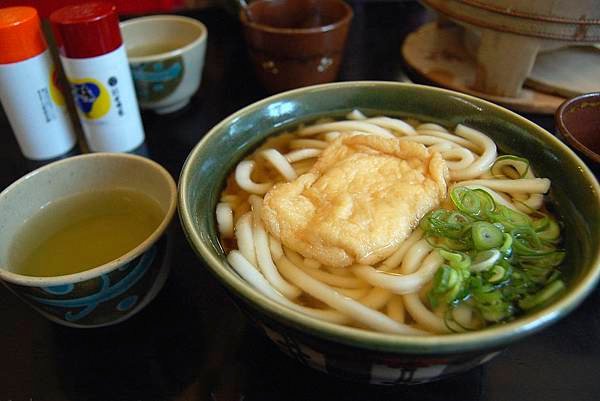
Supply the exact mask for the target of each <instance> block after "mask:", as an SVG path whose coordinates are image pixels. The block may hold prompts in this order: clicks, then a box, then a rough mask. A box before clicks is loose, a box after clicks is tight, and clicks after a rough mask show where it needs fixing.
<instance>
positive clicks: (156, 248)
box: [0, 153, 177, 328]
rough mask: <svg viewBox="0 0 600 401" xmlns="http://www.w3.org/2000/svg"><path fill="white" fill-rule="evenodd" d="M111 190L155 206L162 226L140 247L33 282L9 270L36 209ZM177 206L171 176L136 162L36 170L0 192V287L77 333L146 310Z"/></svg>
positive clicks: (114, 157) (68, 162)
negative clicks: (144, 198)
mask: <svg viewBox="0 0 600 401" xmlns="http://www.w3.org/2000/svg"><path fill="white" fill-rule="evenodd" d="M111 189H127V190H133V191H138V192H140V193H142V194H144V195H146V196H148V197H150V198H151V199H153V200H154V201H156V203H157V204H158V205H159V206H160V210H161V212H162V218H161V221H160V223H159V225H158V227H157V228H156V229H155V230H154V231H153V232H152V233H151V234H150V236H149V237H148V238H146V239H145V240H144V241H143V242H142V243H141V244H139V245H138V246H137V247H135V248H134V249H131V250H130V251H129V252H127V253H126V254H124V255H122V256H120V257H119V258H117V259H115V260H113V261H110V262H108V263H106V264H103V265H101V266H98V267H95V268H92V269H90V270H86V271H83V272H80V273H75V274H68V275H62V276H52V277H34V276H27V275H23V274H19V273H17V272H15V271H13V270H12V269H13V266H11V263H12V260H14V259H13V258H14V253H13V252H19V250H18V249H19V248H18V247H19V244H15V242H14V241H13V240H14V238H15V234H16V233H17V232H18V231H19V229H20V227H21V226H22V225H23V223H24V222H26V221H27V220H28V219H29V218H30V217H31V216H32V215H34V214H35V213H36V212H38V211H39V210H40V208H42V207H44V206H46V205H48V204H49V203H51V202H54V201H56V200H58V199H61V198H63V197H66V196H71V195H75V194H79V193H84V192H91V191H101V190H111ZM176 203H177V201H176V186H175V182H174V181H173V178H172V177H171V175H170V174H169V173H168V172H167V171H166V170H165V169H164V168H163V167H161V166H160V165H159V164H157V163H155V162H153V161H151V160H149V159H146V158H143V157H140V156H135V155H129V154H120V153H93V154H88V155H82V156H76V157H72V158H68V159H64V160H60V161H57V162H54V163H51V164H48V165H46V166H44V167H41V168H40V169H38V170H35V171H33V172H31V173H29V174H27V175H26V176H24V177H22V178H21V179H19V180H17V181H16V182H14V183H13V184H12V185H10V186H9V187H7V188H6V189H5V190H4V191H3V192H2V193H0V280H1V281H2V283H3V284H4V285H5V286H6V287H7V288H8V289H9V290H11V291H12V292H13V293H14V294H16V295H17V296H18V297H20V298H21V299H22V300H23V301H25V302H26V303H28V304H29V305H31V306H32V307H33V308H34V309H36V310H37V311H38V312H40V313H41V314H42V315H44V316H45V317H47V318H48V319H50V320H52V321H54V322H56V323H59V324H63V325H66V326H71V327H81V328H91V327H100V326H107V325H111V324H115V323H119V322H121V321H123V320H125V319H127V318H129V317H131V316H133V315H134V314H135V313H137V312H139V311H140V310H141V309H142V308H143V307H144V306H145V305H147V304H148V303H149V302H150V301H151V300H152V299H153V298H154V297H155V296H156V295H157V294H158V292H159V291H160V289H161V288H162V286H163V285H164V283H165V281H166V279H167V276H168V273H169V248H170V247H169V242H170V241H169V235H168V233H167V229H168V227H169V224H170V222H171V220H172V218H173V215H174V213H175V209H176ZM98 246H99V247H101V246H102V244H101V243H99V244H98Z"/></svg>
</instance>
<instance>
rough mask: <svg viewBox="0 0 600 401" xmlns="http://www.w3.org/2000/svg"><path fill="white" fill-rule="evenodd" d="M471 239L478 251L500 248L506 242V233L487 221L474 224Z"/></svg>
mask: <svg viewBox="0 0 600 401" xmlns="http://www.w3.org/2000/svg"><path fill="white" fill-rule="evenodd" d="M471 237H472V238H473V245H474V246H475V249H477V250H485V249H492V248H498V247H499V246H501V245H502V244H503V242H504V233H503V232H502V231H501V230H500V229H498V227H496V226H494V225H493V224H490V223H487V222H485V221H477V222H475V223H473V225H472V226H471Z"/></svg>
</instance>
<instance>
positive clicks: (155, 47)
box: [127, 42, 182, 57]
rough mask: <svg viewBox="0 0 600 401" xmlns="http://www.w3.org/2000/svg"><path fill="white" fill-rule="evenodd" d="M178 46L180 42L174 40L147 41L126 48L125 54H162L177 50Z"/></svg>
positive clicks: (134, 55) (132, 55) (135, 55)
mask: <svg viewBox="0 0 600 401" xmlns="http://www.w3.org/2000/svg"><path fill="white" fill-rule="evenodd" d="M180 47H182V44H180V43H176V42H172V43H167V42H158V43H147V44H143V45H140V46H136V47H132V48H130V49H127V55H128V56H129V57H145V56H154V55H156V54H162V53H167V52H170V51H173V50H177V49H179V48H180Z"/></svg>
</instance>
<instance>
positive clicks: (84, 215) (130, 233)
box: [10, 189, 164, 277]
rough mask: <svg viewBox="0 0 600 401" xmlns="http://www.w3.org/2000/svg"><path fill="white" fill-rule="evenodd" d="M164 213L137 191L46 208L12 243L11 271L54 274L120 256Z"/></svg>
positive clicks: (84, 196)
mask: <svg viewBox="0 0 600 401" xmlns="http://www.w3.org/2000/svg"><path fill="white" fill-rule="evenodd" d="M163 216H164V212H163V211H162V209H161V208H160V206H159V205H158V203H157V202H156V201H154V200H153V199H151V198H150V197H148V196H146V195H144V194H142V193H139V192H136V191H132V190H126V189H116V190H106V191H93V192H85V193H81V194H77V195H73V196H69V197H66V198H63V199H60V200H58V201H56V202H52V203H50V204H48V205H47V206H45V207H43V208H42V209H41V210H40V211H39V212H38V213H36V214H35V215H33V216H32V217H31V218H30V219H28V220H27V221H26V222H25V224H24V226H23V227H22V228H21V230H20V231H19V232H18V233H17V235H16V236H15V239H14V240H13V243H12V247H11V254H10V266H11V271H13V272H15V273H19V274H23V275H27V276H38V277H49V276H60V275H65V274H72V273H78V272H81V271H85V270H89V269H92V268H94V267H97V266H100V265H103V264H105V263H107V262H110V261H112V260H115V259H117V258H119V257H121V256H123V255H125V254H126V253H127V252H129V251H131V250H132V249H134V248H135V247H137V246H138V245H139V244H141V243H142V242H143V241H144V240H145V239H146V238H148V237H149V236H150V234H152V232H154V230H156V228H157V227H158V226H159V224H160V222H161V221H162V218H163Z"/></svg>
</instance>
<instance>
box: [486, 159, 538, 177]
mask: <svg viewBox="0 0 600 401" xmlns="http://www.w3.org/2000/svg"><path fill="white" fill-rule="evenodd" d="M490 172H491V173H492V174H493V175H495V176H499V175H505V176H507V177H509V178H512V179H516V178H524V177H525V176H526V175H527V173H528V172H529V160H527V159H523V158H522V157H517V156H513V155H504V156H500V157H498V158H497V159H496V161H495V162H494V164H493V165H492V167H491V168H490Z"/></svg>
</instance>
